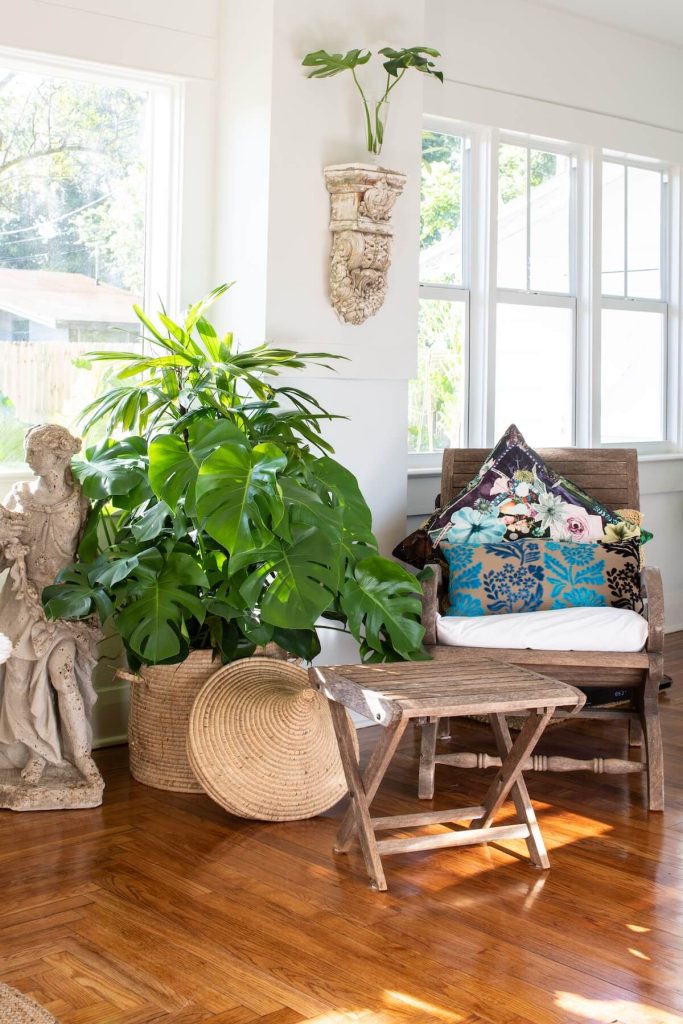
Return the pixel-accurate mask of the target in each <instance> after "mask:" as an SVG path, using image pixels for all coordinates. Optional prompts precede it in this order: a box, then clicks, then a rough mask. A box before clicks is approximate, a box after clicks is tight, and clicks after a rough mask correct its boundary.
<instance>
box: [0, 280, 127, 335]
mask: <svg viewBox="0 0 683 1024" xmlns="http://www.w3.org/2000/svg"><path fill="white" fill-rule="evenodd" d="M141 301H142V297H141V296H140V295H136V294H135V293H134V292H128V291H126V290H125V289H124V288H114V287H113V285H109V284H98V283H97V281H95V279H94V278H92V277H86V275H85V274H69V273H65V272H62V271H53V270H7V269H4V268H2V269H0V309H4V310H7V312H8V313H11V314H12V315H13V316H17V317H21V318H22V319H24V320H34V321H36V322H37V323H39V324H44V325H45V327H63V326H66V325H69V324H74V325H77V324H135V323H137V320H136V317H135V313H134V312H133V308H132V307H133V303H134V302H136V303H141Z"/></svg>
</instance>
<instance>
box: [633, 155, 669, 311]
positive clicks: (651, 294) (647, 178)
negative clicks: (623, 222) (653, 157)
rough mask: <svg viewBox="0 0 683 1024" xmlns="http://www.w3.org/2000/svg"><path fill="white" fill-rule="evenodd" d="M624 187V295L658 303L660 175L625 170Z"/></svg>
mask: <svg viewBox="0 0 683 1024" xmlns="http://www.w3.org/2000/svg"><path fill="white" fill-rule="evenodd" d="M627 183H628V184H627V188H628V214H627V216H628V253H627V258H628V295H630V296H636V297H640V298H648V299H660V298H661V297H662V280H661V271H660V262H661V226H662V175H661V173H660V172H659V171H647V170H643V169H642V168H641V167H629V168H628V171H627Z"/></svg>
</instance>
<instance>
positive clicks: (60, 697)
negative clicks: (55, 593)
mask: <svg viewBox="0 0 683 1024" xmlns="http://www.w3.org/2000/svg"><path fill="white" fill-rule="evenodd" d="M80 447H81V442H80V440H79V439H78V438H76V437H73V436H72V435H71V434H70V433H69V431H68V430H66V429H65V428H64V427H59V426H54V425H49V424H48V425H44V426H40V427H34V428H33V429H31V430H29V431H28V433H27V434H26V438H25V449H26V461H27V463H28V464H29V466H30V467H31V469H32V470H33V472H34V473H35V474H36V475H35V478H34V479H33V480H30V481H24V482H22V483H19V484H16V485H15V486H14V487H13V488H12V490H11V491H10V494H9V496H8V498H7V499H6V500H5V504H4V506H2V505H0V568H8V569H9V572H8V573H7V575H6V577H5V580H4V583H3V584H2V585H0V634H4V638H5V639H4V644H3V642H2V641H0V661H2V662H4V663H3V664H0V807H6V808H11V809H12V810H52V809H58V808H62V807H65V808H70V807H97V806H99V804H101V803H102V791H103V788H104V783H103V781H102V777H101V775H100V773H99V771H98V770H97V766H96V765H95V762H94V761H93V759H92V757H91V756H90V751H91V746H92V730H91V724H90V715H91V710H92V706H93V704H94V702H95V699H96V698H95V691H94V689H93V685H92V678H91V677H92V671H93V668H94V666H95V662H96V655H95V647H96V643H97V640H98V639H99V631H98V629H97V628H96V627H95V626H94V625H93V624H92V623H90V622H88V621H78V622H69V621H67V620H64V619H59V620H56V621H51V620H48V619H46V617H45V614H44V612H43V607H42V604H41V600H40V595H41V592H42V590H43V588H44V587H46V586H48V584H51V583H53V582H54V579H55V576H56V575H57V573H58V572H59V570H60V569H63V568H64V567H65V566H66V565H68V564H69V563H70V562H72V561H73V559H74V557H75V555H76V548H77V547H78V542H79V540H80V537H81V534H82V532H83V527H84V525H85V520H86V517H87V513H88V502H87V500H86V499H85V498H84V497H83V494H82V492H81V489H80V487H79V486H78V484H76V483H75V482H74V479H73V477H72V475H71V470H70V468H69V465H70V461H71V457H72V456H73V455H74V454H75V453H76V452H77V451H79V450H80ZM10 644H11V648H10Z"/></svg>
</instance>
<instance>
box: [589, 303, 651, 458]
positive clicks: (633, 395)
mask: <svg viewBox="0 0 683 1024" xmlns="http://www.w3.org/2000/svg"><path fill="white" fill-rule="evenodd" d="M665 329H666V321H665V317H664V314H663V313H646V312H643V311H641V310H622V309H604V310H603V311H602V343H601V344H602V414H601V423H602V440H603V441H606V442H620V441H627V442H633V441H661V440H663V439H664V430H663V419H664V409H663V400H664V399H663V394H662V392H663V382H664V373H665V365H664V351H665V345H664V341H665Z"/></svg>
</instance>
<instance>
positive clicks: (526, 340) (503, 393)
mask: <svg viewBox="0 0 683 1024" xmlns="http://www.w3.org/2000/svg"><path fill="white" fill-rule="evenodd" d="M497 156H498V188H497V218H496V220H497V232H496V243H497V259H496V265H497V269H496V282H497V287H496V315H495V338H496V344H495V399H494V401H495V432H496V435H499V434H500V433H502V431H503V430H504V429H505V428H506V427H507V426H508V424H509V423H512V422H515V421H516V420H521V419H523V422H524V429H525V430H526V431H528V433H529V436H531V437H542V438H543V440H544V443H546V444H550V445H567V444H572V442H573V438H574V351H575V337H576V298H575V286H574V281H575V277H576V275H575V268H574V245H573V240H574V237H575V219H576V201H575V185H574V181H575V164H574V160H573V158H572V156H571V154H570V153H567V152H561V151H557V150H553V149H549V148H545V147H544V148H542V149H541V148H538V147H537V146H534V145H530V144H526V143H519V142H516V141H513V140H509V141H501V142H500V143H499V145H498V153H497Z"/></svg>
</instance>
